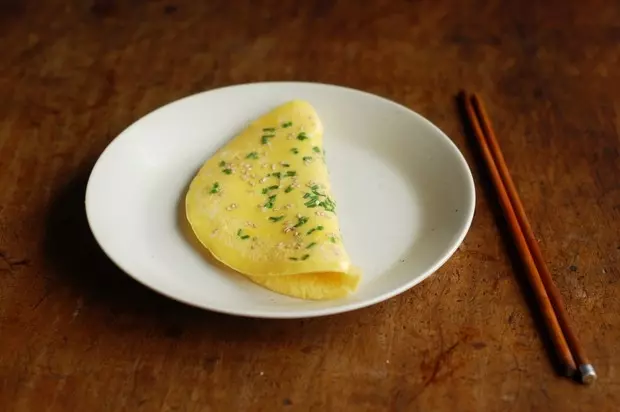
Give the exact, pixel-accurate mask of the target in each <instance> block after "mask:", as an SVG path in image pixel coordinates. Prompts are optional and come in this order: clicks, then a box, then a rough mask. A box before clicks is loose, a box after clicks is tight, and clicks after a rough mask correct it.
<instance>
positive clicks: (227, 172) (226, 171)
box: [222, 169, 232, 175]
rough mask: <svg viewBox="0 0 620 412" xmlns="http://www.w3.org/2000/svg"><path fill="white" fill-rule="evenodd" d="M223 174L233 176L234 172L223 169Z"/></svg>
mask: <svg viewBox="0 0 620 412" xmlns="http://www.w3.org/2000/svg"><path fill="white" fill-rule="evenodd" d="M222 172H223V173H225V174H227V175H229V174H232V170H230V169H223V170H222Z"/></svg>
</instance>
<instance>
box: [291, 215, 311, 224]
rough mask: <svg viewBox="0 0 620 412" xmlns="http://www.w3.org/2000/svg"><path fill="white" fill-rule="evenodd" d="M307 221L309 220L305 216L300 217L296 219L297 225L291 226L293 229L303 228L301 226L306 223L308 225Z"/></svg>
mask: <svg viewBox="0 0 620 412" xmlns="http://www.w3.org/2000/svg"><path fill="white" fill-rule="evenodd" d="M308 220H309V219H308V218H307V217H306V216H302V217H300V218H298V219H297V224H296V225H295V226H293V227H299V226H303V225H305V224H306V223H308Z"/></svg>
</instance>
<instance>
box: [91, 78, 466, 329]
mask: <svg viewBox="0 0 620 412" xmlns="http://www.w3.org/2000/svg"><path fill="white" fill-rule="evenodd" d="M292 99H305V100H307V101H309V102H310V103H311V104H312V105H313V106H314V107H315V109H316V110H317V112H318V114H319V116H320V118H321V120H322V121H323V125H324V129H325V139H324V145H325V149H326V156H327V165H328V167H329V169H330V173H331V177H332V182H333V190H334V195H335V198H336V200H337V202H338V207H339V214H338V216H339V219H340V222H341V228H342V234H343V240H344V242H345V246H346V248H347V250H348V251H349V254H350V255H351V258H352V260H353V261H354V263H355V264H356V265H358V266H360V267H361V268H362V269H363V271H364V275H363V281H362V283H361V285H360V288H359V290H358V291H357V293H355V294H354V295H352V296H350V297H348V298H345V299H340V300H334V301H321V302H316V301H304V300H299V299H294V298H290V297H286V296H282V295H279V294H276V293H274V292H271V291H268V290H266V289H263V288H261V287H259V286H257V285H255V284H253V283H251V282H250V281H248V280H246V279H245V278H244V277H242V276H241V275H235V274H231V273H228V272H224V271H223V270H221V269H219V268H218V267H215V266H213V265H212V264H211V263H209V262H208V261H207V260H206V259H204V258H203V255H201V253H200V250H199V249H198V248H197V247H196V246H195V245H194V244H192V243H191V242H190V241H188V239H187V237H186V236H185V235H184V229H183V228H182V224H181V223H180V222H181V221H182V219H180V209H179V205H180V204H183V202H184V196H185V190H186V188H187V185H188V184H189V182H190V180H191V179H192V177H193V176H194V173H195V172H196V171H197V169H198V168H199V167H200V165H201V164H202V163H203V162H204V161H205V160H206V159H207V158H208V157H210V156H211V155H212V153H214V151H215V150H216V149H217V148H218V147H220V146H221V145H223V144H225V143H226V141H227V140H228V139H230V138H232V137H233V136H234V135H235V133H237V132H239V131H241V130H242V129H243V128H244V127H245V125H246V124H247V123H248V122H250V121H251V120H253V119H254V118H256V117H258V116H260V115H261V114H263V113H265V112H267V111H269V110H271V109H272V108H273V107H275V106H277V105H279V104H281V103H284V102H286V101H288V100H292ZM474 198H475V193H474V184H473V179H472V176H471V173H470V170H469V168H468V166H467V163H466V162H465V160H464V158H463V156H462V155H461V153H460V152H459V150H458V149H457V147H456V146H455V145H454V144H453V143H452V141H450V139H449V138H448V137H447V136H446V135H445V134H443V133H442V132H441V131H440V130H439V129H438V128H437V127H435V126H433V125H432V124H431V123H430V122H429V121H427V120H426V119H424V118H423V117H421V116H420V115H418V114H416V113H415V112H413V111H411V110H409V109H407V108H405V107H403V106H401V105H399V104H396V103H394V102H391V101H389V100H386V99H384V98H381V97H377V96H375V95H372V94H368V93H364V92H360V91H357V90H352V89H347V88H343V87H338V86H331V85H324V84H312V83H279V82H278V83H255V84H248V85H239V86H232V87H226V88H222V89H217V90H212V91H208V92H204V93H199V94H196V95H193V96H190V97H187V98H184V99H181V100H179V101H176V102H173V103H171V104H168V105H166V106H164V107H162V108H160V109H158V110H155V111H154V112H152V113H150V114H148V115H147V116H145V117H144V118H142V119H140V120H138V121H137V122H136V123H134V124H133V125H131V126H130V127H129V128H127V129H126V130H125V131H124V132H123V133H121V134H120V136H118V137H117V138H116V139H115V140H114V141H113V142H112V143H111V144H110V145H109V146H108V147H107V148H106V150H105V151H104V152H103V154H102V155H101V157H100V158H99V160H98V161H97V164H96V165H95V167H94V169H93V171H92V173H91V176H90V179H89V182H88V188H87V192H86V211H87V215H88V221H89V224H90V227H91V230H92V231H93V233H94V235H95V238H96V239H97V241H98V242H99V244H100V245H101V247H102V249H103V250H104V251H105V253H106V254H107V255H108V256H109V257H110V258H111V259H112V260H113V261H114V262H115V263H116V264H117V265H118V266H119V267H120V268H121V269H123V270H124V271H125V272H127V273H128V274H129V275H130V276H132V277H134V278H135V279H136V280H138V281H139V282H141V283H143V284H144V285H146V286H148V287H150V288H152V289H154V290H156V291H158V292H160V293H162V294H164V295H166V296H169V297H171V298H173V299H176V300H178V301H181V302H185V303H187V304H190V305H195V306H198V307H201V308H205V309H210V310H213V311H218V312H224V313H230V314H236V315H245V316H252V317H265V318H300V317H311V316H321V315H328V314H334V313H340V312H345V311H349V310H353V309H358V308H362V307H365V306H369V305H372V304H374V303H377V302H381V301H383V300H385V299H388V298H390V297H392V296H394V295H397V294H399V293H401V292H404V291H406V290H407V289H409V288H411V287H412V286H414V285H416V284H417V283H419V282H421V281H422V280H424V279H425V278H427V277H428V276H429V275H431V274H432V273H433V272H434V271H436V270H437V269H438V268H439V267H440V266H441V265H442V264H443V263H444V262H445V261H446V260H447V259H448V258H449V257H450V256H451V255H452V254H453V253H454V251H455V250H456V249H457V247H458V246H459V244H460V243H461V242H462V240H463V238H464V237H465V234H466V232H467V231H468V229H469V226H470V224H471V221H472V217H473V214H474Z"/></svg>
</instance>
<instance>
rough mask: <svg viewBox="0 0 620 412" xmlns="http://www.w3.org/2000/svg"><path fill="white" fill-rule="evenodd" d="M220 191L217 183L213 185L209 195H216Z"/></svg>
mask: <svg viewBox="0 0 620 412" xmlns="http://www.w3.org/2000/svg"><path fill="white" fill-rule="evenodd" d="M219 191H220V184H219V183H218V182H215V183H213V186H212V187H211V190H210V191H209V193H218V192H219Z"/></svg>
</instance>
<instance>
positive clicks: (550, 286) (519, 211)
mask: <svg viewBox="0 0 620 412" xmlns="http://www.w3.org/2000/svg"><path fill="white" fill-rule="evenodd" d="M471 102H472V104H473V107H474V110H475V112H476V115H477V116H478V119H479V120H480V122H479V123H481V124H482V130H483V132H484V137H485V138H486V143H487V145H488V147H489V148H490V149H491V154H492V156H493V160H494V162H495V165H496V166H497V168H498V169H499V174H500V177H501V179H502V182H503V184H504V187H505V188H506V190H507V192H508V197H509V199H510V202H511V204H512V207H513V210H514V211H515V214H516V217H517V220H518V223H519V226H520V228H521V231H522V233H523V235H524V236H525V240H526V242H527V246H528V248H529V250H530V253H531V254H532V256H533V258H534V263H535V264H536V268H537V269H538V273H539V275H540V279H541V280H542V283H543V285H544V286H545V289H546V291H547V295H548V297H549V300H550V301H551V305H552V306H553V309H554V312H555V316H556V318H557V320H558V323H559V324H560V328H561V329H562V332H563V333H564V337H565V339H566V342H567V343H568V346H569V348H570V350H571V352H572V354H573V357H574V359H575V361H576V362H577V366H578V368H579V373H580V375H581V380H582V381H583V382H584V383H588V384H589V383H592V382H593V381H594V380H596V372H595V370H594V367H593V366H592V364H591V363H590V361H589V359H588V357H587V355H586V353H585V350H584V348H583V346H582V345H581V342H580V341H579V339H578V338H577V335H576V334H575V332H574V330H573V328H572V327H571V325H570V320H569V317H568V313H567V312H566V309H565V306H564V300H563V299H562V295H561V294H560V291H559V290H558V288H557V286H556V285H555V283H554V282H553V278H552V277H551V272H550V271H549V269H548V267H547V264H546V263H545V260H544V258H543V256H542V252H541V250H540V246H539V245H538V242H537V241H536V238H535V237H534V232H533V231H532V227H531V225H530V222H529V220H528V218H527V216H526V214H525V209H524V208H523V204H522V203H521V199H520V198H519V194H518V193H517V189H516V187H515V184H514V182H513V181H512V177H511V176H510V172H509V171H508V166H507V165H506V161H505V160H504V155H503V154H502V151H501V149H500V147H499V143H498V142H497V138H496V136H495V132H494V131H493V127H492V126H491V120H490V118H489V116H488V114H487V112H486V110H485V108H484V103H483V102H482V99H481V98H480V97H479V96H478V95H477V94H475V93H474V94H473V95H472V96H471Z"/></svg>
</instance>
